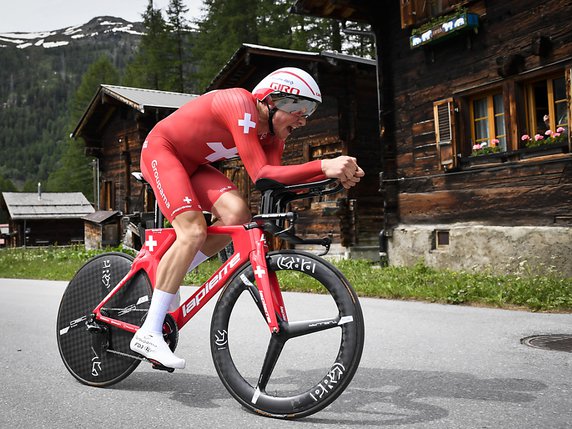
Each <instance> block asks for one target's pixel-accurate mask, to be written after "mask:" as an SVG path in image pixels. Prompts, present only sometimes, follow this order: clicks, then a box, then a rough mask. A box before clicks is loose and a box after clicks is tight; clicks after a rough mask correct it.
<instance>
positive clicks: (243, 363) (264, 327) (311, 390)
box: [211, 251, 364, 418]
mask: <svg viewBox="0 0 572 429" xmlns="http://www.w3.org/2000/svg"><path fill="white" fill-rule="evenodd" d="M268 269H269V270H270V271H271V275H274V274H275V275H276V276H277V278H278V282H279V284H280V285H281V287H282V288H287V285H288V283H289V282H296V283H297V284H300V283H302V284H303V285H304V286H305V288H307V290H308V291H312V292H315V293H312V294H306V293H287V294H284V295H283V298H284V303H285V305H284V309H281V310H280V314H278V315H277V316H278V318H279V324H280V332H278V333H273V334H271V333H270V331H269V329H268V324H267V323H266V321H265V318H264V308H263V305H262V302H261V301H260V295H259V292H258V289H257V287H256V285H255V280H254V274H253V270H252V267H251V266H250V265H249V264H247V265H245V267H244V268H243V269H242V270H241V271H240V272H239V273H238V274H237V275H236V276H235V277H234V279H233V280H232V281H231V282H230V283H229V284H228V285H227V286H226V287H225V289H223V291H222V292H221V294H220V297H219V300H218V302H217V305H216V307H215V310H214V313H213V319H212V324H211V351H212V354H213V358H214V363H215V367H216V369H217V372H218V374H219V376H220V378H221V380H222V382H223V384H224V385H225V387H226V388H227V389H228V391H229V392H230V393H231V394H232V396H233V397H234V398H236V399H237V400H238V401H239V402H240V403H241V404H242V405H243V406H245V407H246V408H248V409H250V410H252V411H254V412H258V413H260V414H264V415H267V416H270V417H277V418H299V417H304V416H308V415H310V414H313V413H315V412H317V411H319V410H321V409H323V408H324V407H326V406H327V405H329V404H330V403H332V401H334V400H335V399H336V398H337V397H338V396H339V395H340V394H341V393H342V392H343V391H344V389H345V388H346V387H347V386H348V384H349V383H350V381H351V379H352V377H353V375H354V373H355V371H356V370H357V367H358V365H359V361H360V358H361V353H362V349H363V342H364V324H363V316H362V312H361V307H360V305H359V301H358V298H357V295H356V293H355V291H354V290H353V289H352V287H351V286H350V285H349V283H348V281H347V280H346V279H345V277H344V276H343V275H342V274H341V273H340V272H339V271H338V270H337V269H336V268H335V267H334V266H332V265H331V264H329V263H328V262H326V261H325V260H323V259H321V258H319V257H316V256H314V255H312V254H309V253H303V252H298V251H296V252H295V251H279V252H273V253H270V254H269V255H268ZM268 299H270V298H269V297H266V300H268Z"/></svg>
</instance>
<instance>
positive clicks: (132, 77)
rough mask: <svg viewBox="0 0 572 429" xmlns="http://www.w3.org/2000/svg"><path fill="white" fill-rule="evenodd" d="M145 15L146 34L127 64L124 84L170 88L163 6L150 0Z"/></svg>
mask: <svg viewBox="0 0 572 429" xmlns="http://www.w3.org/2000/svg"><path fill="white" fill-rule="evenodd" d="M142 16H143V26H144V27H145V34H144V35H143V36H142V37H141V43H140V44H139V51H138V53H137V55H136V57H135V59H134V60H133V61H132V62H131V63H130V64H129V65H128V67H127V70H126V74H125V78H124V83H125V85H128V86H135V87H140V88H148V89H160V90H168V89H169V85H168V82H169V75H170V73H169V67H170V65H169V61H168V55H167V51H168V42H169V41H168V37H167V35H168V30H167V24H166V22H165V20H164V19H163V15H162V14H161V10H160V9H155V8H154V7H153V0H149V4H148V5H147V9H146V10H145V13H144V14H143V15H142Z"/></svg>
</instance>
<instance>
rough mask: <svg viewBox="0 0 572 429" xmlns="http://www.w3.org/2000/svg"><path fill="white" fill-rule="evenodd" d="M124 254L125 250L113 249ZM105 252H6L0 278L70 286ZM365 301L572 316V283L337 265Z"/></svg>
mask: <svg viewBox="0 0 572 429" xmlns="http://www.w3.org/2000/svg"><path fill="white" fill-rule="evenodd" d="M107 250H116V251H117V250H121V249H107ZM98 253H101V251H86V250H84V249H83V248H82V247H72V248H69V247H67V248H63V247H47V248H36V249H3V250H0V277H4V278H28V279H46V280H70V279H71V278H72V277H73V275H74V273H75V272H76V271H77V270H78V269H79V268H80V267H81V266H82V265H83V264H84V263H85V262H86V261H87V260H88V259H89V258H91V257H93V256H95V255H96V254H98ZM334 265H336V266H337V267H338V268H339V269H340V271H342V272H343V273H344V275H345V276H346V277H347V279H348V280H349V282H350V283H351V284H352V285H353V286H354V288H355V289H356V291H357V292H358V294H359V295H360V296H363V297H366V296H367V297H376V298H388V299H403V300H420V301H429V302H437V303H447V304H464V305H481V306H488V307H498V308H522V309H527V310H532V311H553V312H558V311H561V312H570V311H572V278H561V277H558V276H557V275H556V274H555V273H550V272H547V273H544V274H542V275H540V274H533V273H532V272H525V273H524V274H522V275H504V276H500V275H493V274H491V273H490V272H480V273H468V272H454V271H448V270H436V269H432V268H429V267H427V266H425V265H423V264H417V265H415V266H414V267H386V268H379V265H378V264H373V263H371V262H369V261H364V260H343V261H339V262H335V263H334ZM219 266H220V262H219V261H218V259H216V258H212V259H211V260H209V261H206V262H204V263H203V264H201V265H200V266H199V267H198V269H196V270H194V271H193V272H192V273H190V274H188V275H187V277H186V278H185V284H195V285H196V284H201V283H203V282H204V281H206V280H207V279H208V278H209V276H210V275H211V274H212V273H213V272H214V271H215V270H216V268H218V267H219ZM280 280H281V284H282V286H283V288H284V289H285V290H292V291H301V292H313V291H318V286H319V285H316V284H312V283H308V281H307V277H306V276H300V275H298V274H297V273H295V272H285V273H281V274H280Z"/></svg>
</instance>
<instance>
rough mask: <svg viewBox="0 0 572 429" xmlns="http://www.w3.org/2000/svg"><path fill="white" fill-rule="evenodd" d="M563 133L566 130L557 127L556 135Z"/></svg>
mask: <svg viewBox="0 0 572 429" xmlns="http://www.w3.org/2000/svg"><path fill="white" fill-rule="evenodd" d="M564 131H566V130H565V129H564V128H562V127H558V128H557V129H556V132H557V133H563V132H564Z"/></svg>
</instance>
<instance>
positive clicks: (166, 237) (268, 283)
mask: <svg viewBox="0 0 572 429" xmlns="http://www.w3.org/2000/svg"><path fill="white" fill-rule="evenodd" d="M207 233H208V234H214V235H230V236H231V238H232V240H233V244H234V253H233V254H232V256H231V257H230V258H228V260H227V261H226V262H225V263H224V264H223V265H222V266H221V267H220V268H219V269H218V270H217V271H216V272H215V273H214V274H213V275H212V276H211V277H210V278H209V279H208V280H207V281H206V282H205V283H203V284H202V285H201V286H200V287H199V288H198V289H197V290H196V291H195V292H194V293H193V294H192V295H191V297H189V298H188V299H187V300H186V301H185V302H183V303H182V304H181V306H180V307H179V308H178V309H176V310H175V311H174V312H172V313H171V315H172V316H173V318H174V319H175V323H176V324H177V328H179V329H180V328H182V327H183V326H184V325H185V324H186V323H187V322H188V321H189V320H191V319H192V318H193V316H194V315H195V314H197V313H198V312H199V311H200V310H201V308H203V306H204V305H205V304H206V303H207V302H208V301H210V299H211V298H212V297H213V296H215V295H216V293H217V292H218V291H220V290H221V289H222V287H223V286H224V285H225V284H226V283H227V282H228V280H229V279H231V278H232V276H233V275H234V274H235V273H236V271H237V269H238V268H239V267H241V266H242V265H243V264H245V263H246V262H248V261H250V263H251V264H252V267H253V269H254V275H255V279H256V284H257V287H258V290H259V292H260V300H261V304H262V309H263V311H264V316H265V318H266V322H267V323H268V327H269V329H270V332H271V333H276V332H279V330H280V328H279V326H278V319H277V316H276V310H278V311H279V314H280V315H281V317H282V318H283V319H284V320H286V311H285V308H284V301H283V299H282V294H281V292H280V287H279V285H278V280H277V278H276V275H275V274H274V273H270V275H269V273H268V267H267V265H266V253H267V251H268V246H267V243H266V239H265V236H264V232H263V231H262V229H261V228H260V226H259V225H258V224H257V223H255V222H253V223H250V224H246V225H232V226H209V227H207ZM175 238H176V235H175V230H174V229H173V228H160V229H149V230H146V232H145V244H144V246H143V247H142V248H141V250H140V252H139V253H138V255H137V257H136V258H135V260H134V261H133V264H132V266H131V269H130V270H129V272H128V273H127V275H126V276H125V277H124V278H123V279H121V281H120V282H119V283H118V284H117V285H116V286H115V287H114V288H113V289H112V290H111V291H110V292H109V294H107V296H106V297H105V298H104V299H103V301H101V303H100V304H99V305H98V306H97V307H96V308H95V310H94V311H93V314H94V315H95V320H98V321H101V322H104V323H107V324H110V325H112V326H115V327H117V328H120V329H123V330H125V331H129V332H133V333H135V332H136V331H137V330H138V329H139V326H136V325H133V324H130V323H126V322H123V321H120V320H116V319H113V318H110V317H108V316H105V315H103V314H101V310H102V308H103V307H105V304H106V303H107V302H108V301H109V300H110V299H111V298H112V297H113V296H114V295H115V294H116V293H117V292H118V291H119V290H120V289H121V288H122V287H123V286H124V285H125V284H126V283H127V282H129V281H130V280H131V279H132V278H133V277H134V276H135V274H136V273H138V272H139V271H140V270H143V271H145V272H146V273H147V275H148V276H149V280H150V281H151V285H152V287H153V288H155V282H156V274H157V267H158V265H159V261H160V260H161V258H162V257H163V255H164V254H165V252H166V251H167V250H168V249H169V248H170V247H171V245H172V244H173V243H174V242H175Z"/></svg>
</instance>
